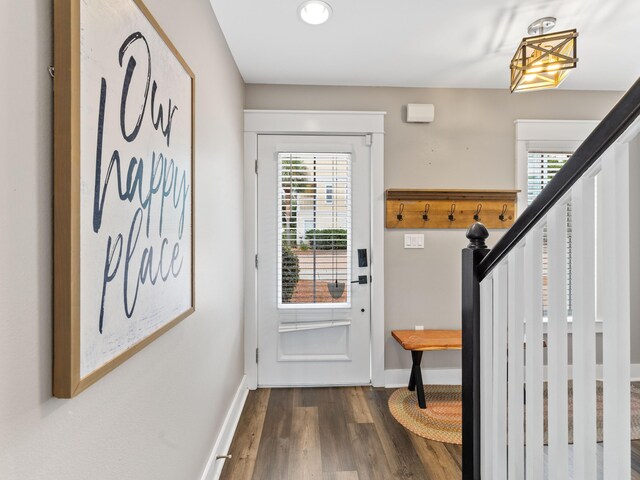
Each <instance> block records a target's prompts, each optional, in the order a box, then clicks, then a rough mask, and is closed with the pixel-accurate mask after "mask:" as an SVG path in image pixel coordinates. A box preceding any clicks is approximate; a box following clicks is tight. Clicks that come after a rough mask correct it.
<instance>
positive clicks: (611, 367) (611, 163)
mask: <svg viewBox="0 0 640 480" xmlns="http://www.w3.org/2000/svg"><path fill="white" fill-rule="evenodd" d="M598 203H599V204H601V208H599V209H598V240H597V242H598V247H599V248H598V257H599V258H598V292H597V293H598V305H599V310H600V313H601V315H602V320H603V325H602V326H603V336H602V357H603V358H602V371H603V380H604V478H605V480H620V479H623V478H625V479H626V478H629V477H630V475H631V461H630V455H629V444H630V443H629V442H630V437H631V432H630V418H629V417H630V409H631V405H630V396H631V395H630V391H629V382H630V363H631V357H630V291H629V281H630V279H629V275H630V272H629V148H628V145H627V144H622V145H616V146H615V147H611V148H609V150H608V151H607V152H606V153H605V154H604V155H603V157H602V171H601V173H600V175H599V177H598Z"/></svg>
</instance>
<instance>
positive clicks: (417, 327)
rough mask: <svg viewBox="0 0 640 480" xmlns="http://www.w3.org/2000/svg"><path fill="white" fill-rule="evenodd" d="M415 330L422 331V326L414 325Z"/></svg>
mask: <svg viewBox="0 0 640 480" xmlns="http://www.w3.org/2000/svg"><path fill="white" fill-rule="evenodd" d="M416 330H424V325H416Z"/></svg>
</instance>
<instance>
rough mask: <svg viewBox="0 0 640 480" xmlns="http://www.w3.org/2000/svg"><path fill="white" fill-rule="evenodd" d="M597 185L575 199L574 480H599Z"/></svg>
mask: <svg viewBox="0 0 640 480" xmlns="http://www.w3.org/2000/svg"><path fill="white" fill-rule="evenodd" d="M595 208H596V205H595V181H594V178H593V177H592V176H584V177H582V178H581V179H580V180H578V182H577V183H576V184H575V186H574V187H573V190H572V196H571V209H572V211H571V214H572V217H571V222H572V225H571V228H572V237H571V242H572V248H573V265H572V272H573V275H572V277H573V283H572V285H573V312H572V313H573V325H572V345H573V478H580V479H583V480H595V479H596V472H597V457H596V455H597V444H596V441H597V437H596V330H595V321H596V303H595V297H596V281H595V278H596V271H595V265H596V250H595Z"/></svg>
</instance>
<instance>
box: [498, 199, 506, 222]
mask: <svg viewBox="0 0 640 480" xmlns="http://www.w3.org/2000/svg"><path fill="white" fill-rule="evenodd" d="M507 208H508V206H507V204H506V203H505V204H504V205H502V212H500V215H498V220H500V221H501V222H504V221H505V220H506V219H507V217H506V216H505V214H506V213H507Z"/></svg>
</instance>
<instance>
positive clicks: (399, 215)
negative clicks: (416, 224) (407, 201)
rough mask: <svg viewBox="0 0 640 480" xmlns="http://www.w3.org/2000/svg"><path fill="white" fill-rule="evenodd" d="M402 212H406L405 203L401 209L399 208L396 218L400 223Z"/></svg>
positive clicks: (401, 205)
mask: <svg viewBox="0 0 640 480" xmlns="http://www.w3.org/2000/svg"><path fill="white" fill-rule="evenodd" d="M402 212H404V203H401V204H400V207H399V208H398V214H397V215H396V218H397V219H398V221H399V222H401V221H402Z"/></svg>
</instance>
